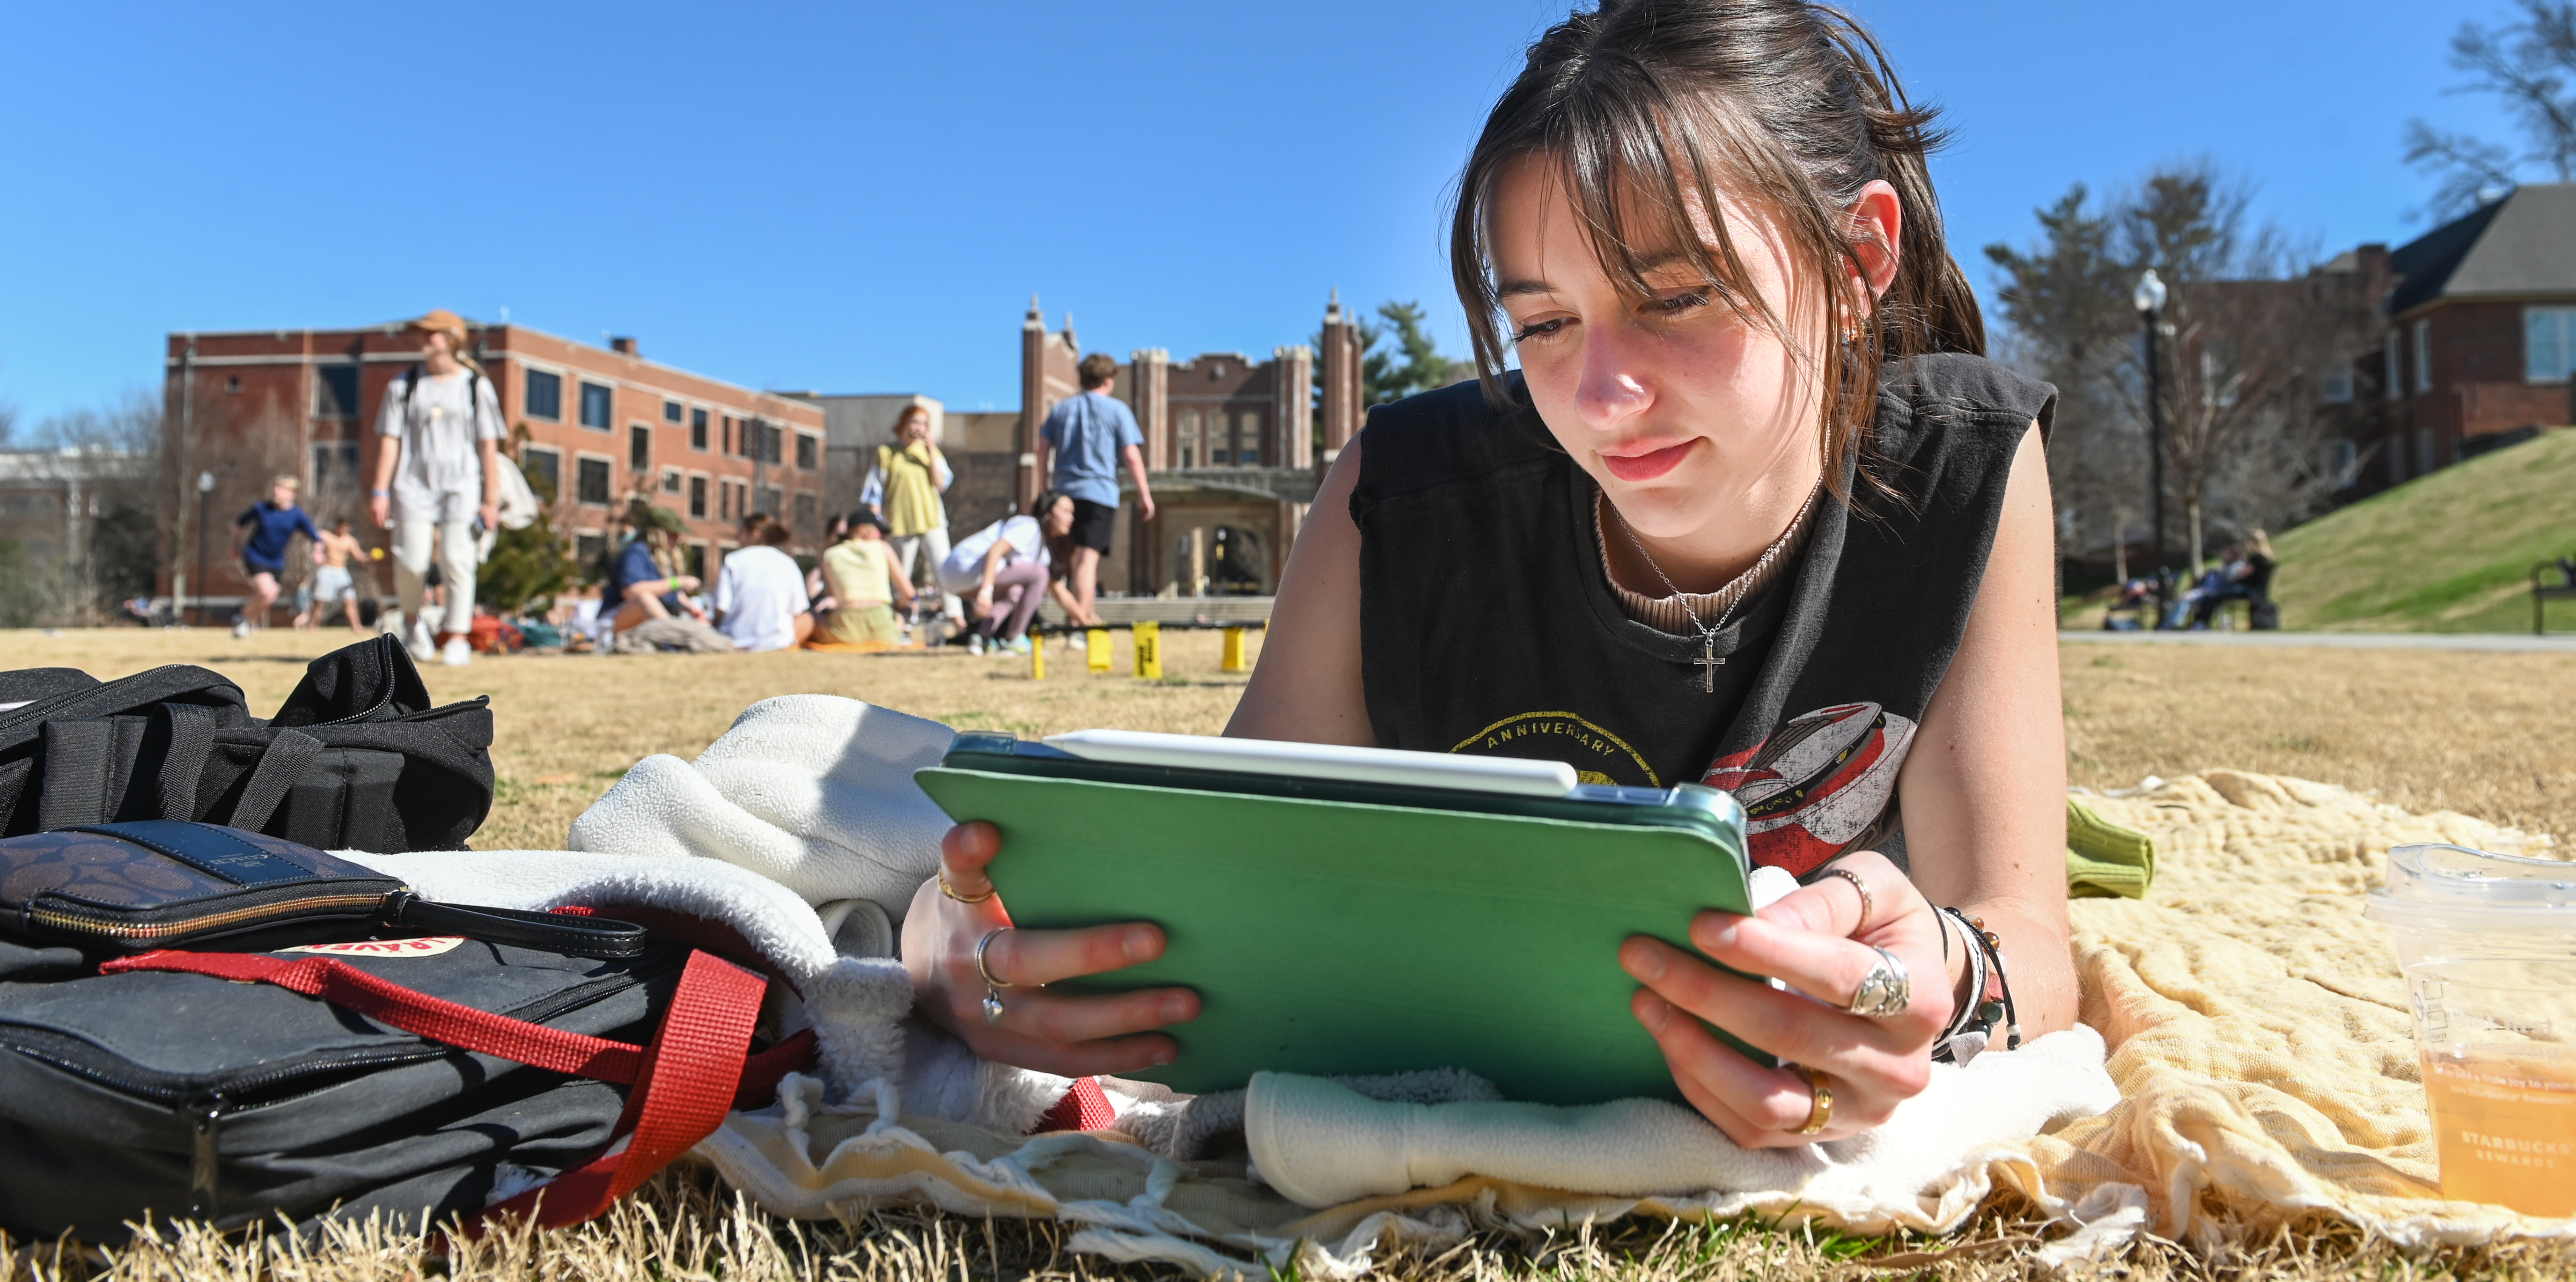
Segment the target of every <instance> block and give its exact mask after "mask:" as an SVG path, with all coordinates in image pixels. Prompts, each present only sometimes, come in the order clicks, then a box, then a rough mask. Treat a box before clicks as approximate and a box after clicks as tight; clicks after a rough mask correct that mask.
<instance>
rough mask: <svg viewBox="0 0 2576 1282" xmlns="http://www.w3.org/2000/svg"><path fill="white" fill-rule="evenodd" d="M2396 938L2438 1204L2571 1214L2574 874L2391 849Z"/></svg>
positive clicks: (2466, 855) (2448, 852)
mask: <svg viewBox="0 0 2576 1282" xmlns="http://www.w3.org/2000/svg"><path fill="white" fill-rule="evenodd" d="M2369 911H2370V915H2371V916H2372V917H2374V918H2376V919H2377V920H2379V921H2380V922H2381V923H2382V924H2384V925H2386V926H2387V927H2388V928H2389V931H2390V932H2391V933H2392V934H2394V935H2395V936H2396V940H2397V960H2398V964H2399V965H2400V966H2401V967H2403V969H2404V970H2405V973H2406V986H2407V995H2408V998H2409V1001H2410V1003H2411V1004H2412V1006H2413V1007H2414V1011H2415V1036H2416V1042H2417V1046H2418V1048H2419V1049H2420V1050H2421V1052H2422V1056H2423V1065H2424V1093H2425V1098H2426V1102H2427V1104H2428V1105H2429V1106H2430V1109H2431V1112H2432V1120H2433V1131H2434V1135H2435V1139H2436V1144H2437V1147H2438V1149H2439V1152H2440V1156H2441V1163H2442V1194H2443V1196H2445V1197H2450V1198H2457V1199H2460V1200H2463V1201H2472V1202H2489V1203H2493V1204H2496V1205H2499V1206H2508V1207H2511V1208H2513V1209H2514V1210H2517V1211H2521V1212H2523V1213H2525V1214H2528V1215H2549V1216H2567V1215H2576V864H2567V863H2560V862H2558V861H2556V860H2550V859H2525V858H2521V857H2519V856H2514V855H2498V854H2490V853H2487V852H2485V851H2479V850H2470V849H2467V848H2466V847H2462V846H2443V845H2423V846H2400V847H2398V848H2397V849H2395V850H2392V851H2390V852H2389V854H2388V886H2387V889H2386V890H2385V891H2383V892H2381V893H2379V894H2375V895H2372V896H2371V897H2370V905H2369Z"/></svg>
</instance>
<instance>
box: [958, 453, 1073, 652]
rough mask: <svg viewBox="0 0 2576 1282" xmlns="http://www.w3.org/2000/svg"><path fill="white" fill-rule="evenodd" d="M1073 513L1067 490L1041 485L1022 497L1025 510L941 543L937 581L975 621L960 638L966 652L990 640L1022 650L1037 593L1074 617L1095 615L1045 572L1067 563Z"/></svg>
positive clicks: (983, 647) (1026, 647) (1035, 609)
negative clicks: (1027, 498) (944, 549)
mask: <svg viewBox="0 0 2576 1282" xmlns="http://www.w3.org/2000/svg"><path fill="white" fill-rule="evenodd" d="M1073 512H1074V508H1073V496H1072V495H1070V494H1066V493H1064V492H1063V491H1061V490H1047V491H1044V492H1042V493H1040V494H1039V495H1038V496H1037V498H1036V499H1034V500H1032V501H1031V502H1030V504H1029V514H1028V515H1027V516H1006V517H1003V518H1002V519H1001V520H998V521H995V522H993V523H992V524H991V525H988V526H985V527H984V528H983V529H980V530H977V531H975V532H974V533H973V534H970V535H967V536H966V537H965V538H963V539H960V540H958V542H957V546H955V547H953V548H951V549H949V552H948V559H947V560H945V561H942V562H940V564H939V586H940V587H941V588H943V589H945V590H947V591H949V592H953V593H955V594H957V595H958V596H961V597H964V598H966V609H967V612H968V613H969V614H970V615H972V616H973V617H974V620H975V625H974V629H973V631H971V632H969V633H968V634H967V637H966V649H967V652H968V653H970V654H982V653H984V652H985V650H986V649H987V648H988V647H994V646H998V647H1000V648H1002V649H1005V650H1008V651H1009V652H1010V653H1012V654H1027V653H1028V652H1029V637H1028V632H1029V621H1030V620H1031V619H1034V618H1036V617H1037V613H1038V601H1039V599H1040V594H1041V593H1044V592H1049V591H1051V592H1053V593H1055V599H1056V604H1058V605H1060V606H1062V607H1064V613H1065V617H1066V618H1068V619H1071V620H1073V621H1074V622H1075V623H1078V624H1096V623H1098V622H1099V621H1100V620H1099V617H1098V616H1097V615H1094V614H1092V613H1091V611H1090V610H1088V609H1086V608H1085V607H1084V606H1083V604H1082V603H1081V602H1079V601H1076V600H1075V599H1074V598H1073V594H1072V593H1071V592H1069V591H1067V590H1066V588H1065V585H1064V581H1063V580H1062V579H1059V578H1056V577H1054V576H1053V575H1052V574H1051V573H1050V571H1051V570H1053V569H1055V568H1057V567H1060V566H1063V565H1065V564H1067V563H1068V558H1066V557H1065V556H1063V555H1060V554H1061V553H1063V552H1064V551H1066V550H1067V549H1069V548H1070V547H1071V546H1072V542H1073Z"/></svg>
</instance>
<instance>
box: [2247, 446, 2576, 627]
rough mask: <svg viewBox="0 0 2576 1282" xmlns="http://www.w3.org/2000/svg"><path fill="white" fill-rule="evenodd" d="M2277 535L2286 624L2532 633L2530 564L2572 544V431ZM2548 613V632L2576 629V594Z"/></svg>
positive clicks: (2277, 590) (2277, 588)
mask: <svg viewBox="0 0 2576 1282" xmlns="http://www.w3.org/2000/svg"><path fill="white" fill-rule="evenodd" d="M2273 543H2274V546H2275V547H2276V548H2277V549H2278V550H2279V552H2280V560H2281V568H2280V571H2279V573H2278V575H2277V576H2276V577H2275V578H2274V580H2273V583H2272V595H2273V598H2274V599H2275V600H2277V601H2279V602H2280V604H2281V626H2282V627H2284V628H2291V629H2299V630H2330V631H2359V632H2520V631H2524V630H2527V629H2528V628H2530V627H2531V595H2530V589H2531V567H2532V563H2533V562H2535V561H2546V560H2554V559H2556V558H2558V557H2562V556H2566V555H2568V554H2570V553H2576V431H2561V432H2550V433H2546V434H2544V435H2542V436H2540V437H2538V438H2536V439H2534V440H2530V441H2526V442H2524V443H2523V444H2520V445H2516V446H2512V447H2510V448H2507V449H2501V450H2497V451H2496V452H2495V453H2492V454H2488V455H2485V456H2483V457H2480V458H2475V459H2471V460H2469V461H2468V462H2466V463H2462V464H2459V465H2457V466H2455V467H2448V468H2444V469H2442V470H2441V471H2438V472H2435V473H2433V474H2432V475H2430V476H2426V477H2422V478H2420V479H2418V480H2414V481H2409V482H2407V483H2406V484H2404V485H2401V486H2398V487H2397V488H2396V489H2393V490H2389V491H2387V492H2386V493H2383V494H2378V495H2375V496H2373V497H2371V498H2369V499H2366V500H2364V501H2362V502H2360V503H2356V504H2353V505H2352V506H2351V507H2348V508H2343V509H2341V510H2339V511H2335V512H2332V513H2329V514H2327V515H2325V516H2322V517H2319V518H2317V519H2316V520H2314V521H2310V522H2308V523H2307V524H2305V525H2302V526H2300V527H2298V528H2297V529H2294V530H2290V531H2287V532H2285V533H2283V534H2282V535H2281V536H2280V537H2278V538H2277V539H2275V540H2273ZM2549 611H2550V620H2549V622H2550V625H2551V627H2552V628H2553V629H2555V628H2565V629H2568V630H2570V631H2576V601H2557V602H2552V603H2550V606H2549Z"/></svg>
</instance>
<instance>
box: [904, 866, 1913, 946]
mask: <svg viewBox="0 0 2576 1282" xmlns="http://www.w3.org/2000/svg"><path fill="white" fill-rule="evenodd" d="M1825 875H1826V876H1828V877H1840V878H1842V879H1843V880H1845V881H1848V882H1850V883H1851V884H1852V889H1854V890H1857V891H1859V892H1860V924H1859V925H1857V926H1854V927H1852V933H1853V934H1855V935H1857V934H1859V933H1860V932H1862V931H1864V930H1867V929H1869V915H1870V913H1871V912H1872V911H1874V910H1875V909H1876V907H1877V901H1876V900H1873V899H1871V898H1870V897H1869V887H1867V886H1865V885H1862V884H1861V880H1860V874H1859V873H1856V872H1853V871H1852V870H1851V869H1849V868H1828V869H1826V870H1825ZM940 884H941V885H942V886H943V887H944V886H945V885H946V884H947V883H945V882H942V883H940Z"/></svg>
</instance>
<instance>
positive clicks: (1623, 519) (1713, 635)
mask: <svg viewBox="0 0 2576 1282" xmlns="http://www.w3.org/2000/svg"><path fill="white" fill-rule="evenodd" d="M1604 506H1610V505H1608V504H1604ZM1610 510H1611V511H1612V512H1614V513H1618V515H1619V532H1620V533H1622V534H1625V535H1627V536H1628V546H1630V547H1632V548H1635V549H1637V555H1639V556H1641V557H1644V558H1645V559H1646V568H1647V569H1649V570H1652V571H1654V572H1655V577H1656V578H1659V579H1662V580H1663V581H1664V587H1665V588H1666V589H1667V590H1669V591H1670V592H1671V593H1672V594H1673V599H1674V600H1677V601H1679V602H1681V605H1682V613H1683V614H1686V615H1688V616H1690V621H1691V626H1692V627H1694V628H1697V629H1699V657H1698V658H1696V659H1693V660H1691V662H1693V663H1696V664H1698V665H1699V688H1700V689H1702V690H1705V691H1707V692H1708V693H1710V694H1715V693H1717V670H1718V669H1719V668H1722V667H1725V666H1726V656H1725V655H1722V654H1719V653H1718V652H1717V634H1718V633H1720V632H1722V631H1724V630H1725V629H1726V621H1727V620H1728V619H1730V618H1732V617H1734V615H1735V607H1737V606H1738V605H1741V604H1743V603H1744V597H1745V594H1744V593H1742V592H1738V593H1736V594H1735V596H1734V598H1733V599H1731V600H1729V601H1728V602H1727V603H1726V608H1725V609H1723V610H1720V611H1718V615H1717V622H1715V623H1702V622H1700V619H1699V611H1697V610H1694V609H1692V608H1691V603H1690V594H1689V593H1687V592H1684V591H1682V590H1681V588H1680V586H1679V585H1677V584H1675V583H1674V582H1673V576H1671V575H1669V574H1666V573H1664V567H1662V566H1660V565H1657V564H1655V554H1654V553H1652V552H1649V551H1647V550H1646V545H1645V544H1644V543H1642V542H1639V541H1638V539H1637V532H1636V531H1635V530H1632V529H1630V528H1628V517H1627V514H1626V513H1624V512H1619V509H1618V508H1616V507H1610ZM1736 581H1737V582H1739V583H1740V582H1742V581H1743V580H1742V579H1741V578H1740V577H1739V578H1738V579H1737V580H1736ZM1730 586H1732V585H1730Z"/></svg>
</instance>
